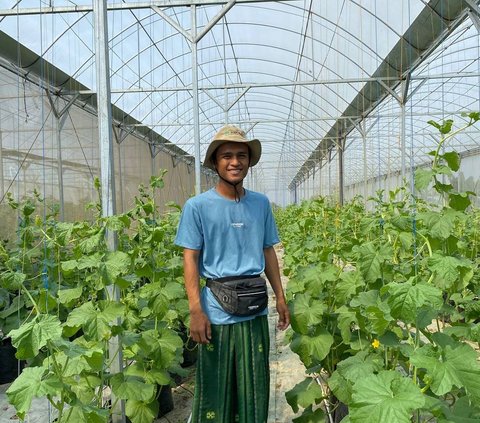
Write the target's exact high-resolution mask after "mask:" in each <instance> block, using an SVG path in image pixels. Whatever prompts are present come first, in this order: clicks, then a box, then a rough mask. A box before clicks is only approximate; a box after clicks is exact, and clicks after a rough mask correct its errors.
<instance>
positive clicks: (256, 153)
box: [203, 139, 262, 170]
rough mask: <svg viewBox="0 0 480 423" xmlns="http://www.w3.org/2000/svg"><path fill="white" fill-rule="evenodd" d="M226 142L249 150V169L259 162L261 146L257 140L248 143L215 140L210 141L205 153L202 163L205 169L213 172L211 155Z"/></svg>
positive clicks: (213, 166) (243, 141) (213, 165)
mask: <svg viewBox="0 0 480 423" xmlns="http://www.w3.org/2000/svg"><path fill="white" fill-rule="evenodd" d="M227 142H236V143H240V144H245V145H247V146H248V148H249V150H250V167H252V166H255V165H256V164H257V163H258V162H259V160H260V157H261V155H262V144H260V141H259V140H258V139H253V140H249V141H245V140H233V139H229V140H223V139H216V140H215V141H212V143H211V144H210V145H209V146H208V148H207V152H206V153H205V160H204V161H203V165H204V166H205V167H208V168H209V169H212V170H215V163H214V162H213V158H214V156H213V155H214V154H215V150H216V149H217V148H218V147H220V146H221V145H223V144H226V143H227Z"/></svg>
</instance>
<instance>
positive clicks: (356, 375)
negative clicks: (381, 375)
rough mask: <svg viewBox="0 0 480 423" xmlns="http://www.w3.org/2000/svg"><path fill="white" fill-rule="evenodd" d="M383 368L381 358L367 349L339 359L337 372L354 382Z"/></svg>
mask: <svg viewBox="0 0 480 423" xmlns="http://www.w3.org/2000/svg"><path fill="white" fill-rule="evenodd" d="M382 368H383V359H382V357H380V356H379V355H377V354H369V352H368V351H359V352H358V353H357V354H355V355H354V356H351V357H348V358H347V359H345V360H343V361H340V362H339V363H338V364H337V372H338V373H340V375H342V376H343V377H344V378H345V379H347V380H349V381H350V382H356V381H358V380H360V379H363V378H365V377H367V376H370V375H372V374H373V373H376V372H378V371H380V370H381V369H382Z"/></svg>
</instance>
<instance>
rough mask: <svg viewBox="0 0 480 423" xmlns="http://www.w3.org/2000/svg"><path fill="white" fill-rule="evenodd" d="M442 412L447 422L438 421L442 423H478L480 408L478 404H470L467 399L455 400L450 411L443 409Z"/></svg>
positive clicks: (446, 408)
mask: <svg viewBox="0 0 480 423" xmlns="http://www.w3.org/2000/svg"><path fill="white" fill-rule="evenodd" d="M444 410H445V411H444V413H445V417H446V418H447V420H446V421H444V420H440V422H442V423H443V422H445V423H447V422H454V423H478V422H479V421H480V408H479V407H478V404H477V405H476V404H472V403H471V401H470V400H469V399H468V397H461V398H458V399H456V401H455V404H454V405H453V407H452V408H451V409H450V408H448V407H444Z"/></svg>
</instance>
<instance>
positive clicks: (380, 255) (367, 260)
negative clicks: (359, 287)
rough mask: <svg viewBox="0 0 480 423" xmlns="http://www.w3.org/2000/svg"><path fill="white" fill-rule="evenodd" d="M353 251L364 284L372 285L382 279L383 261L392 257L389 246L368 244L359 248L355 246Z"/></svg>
mask: <svg viewBox="0 0 480 423" xmlns="http://www.w3.org/2000/svg"><path fill="white" fill-rule="evenodd" d="M353 251H354V252H355V253H356V255H357V257H358V259H357V264H358V265H359V267H360V271H361V272H362V275H363V277H364V279H365V281H366V282H370V283H374V282H375V281H377V279H380V278H381V277H382V271H381V270H382V266H383V264H384V262H385V260H388V259H389V258H390V257H391V256H392V249H391V247H390V246H389V245H379V244H377V245H376V244H374V243H373V242H368V243H366V244H363V245H361V246H355V247H354V249H353Z"/></svg>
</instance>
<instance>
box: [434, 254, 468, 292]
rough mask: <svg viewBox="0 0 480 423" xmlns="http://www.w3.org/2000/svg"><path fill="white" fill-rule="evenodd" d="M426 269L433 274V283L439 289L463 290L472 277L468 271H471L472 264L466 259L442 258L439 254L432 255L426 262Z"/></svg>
mask: <svg viewBox="0 0 480 423" xmlns="http://www.w3.org/2000/svg"><path fill="white" fill-rule="evenodd" d="M427 264H428V267H429V268H430V270H431V271H432V272H434V273H435V277H434V283H435V284H436V286H438V287H439V288H440V289H446V290H448V289H450V288H452V287H454V288H457V290H459V289H462V288H464V287H465V286H466V285H467V284H468V282H469V280H470V279H471V277H472V275H471V273H470V272H468V271H469V270H473V269H472V264H471V262H470V261H469V260H468V259H465V258H461V259H459V258H456V257H452V256H443V255H441V254H439V253H434V254H433V256H432V257H429V258H428V260H427Z"/></svg>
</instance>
